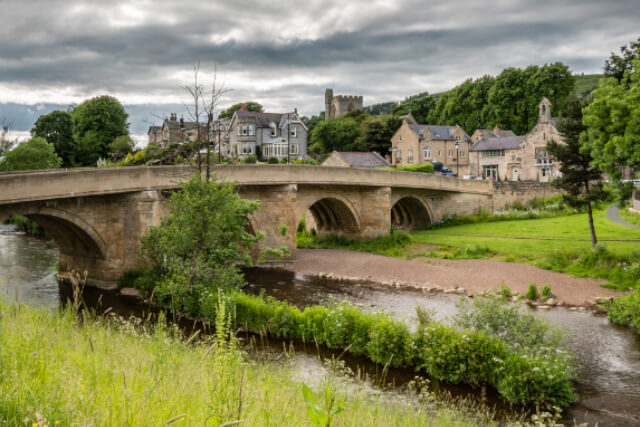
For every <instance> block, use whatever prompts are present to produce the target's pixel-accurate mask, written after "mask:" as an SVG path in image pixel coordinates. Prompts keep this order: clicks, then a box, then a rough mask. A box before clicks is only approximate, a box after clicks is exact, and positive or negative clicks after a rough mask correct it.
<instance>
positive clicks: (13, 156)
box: [0, 136, 62, 171]
mask: <svg viewBox="0 0 640 427" xmlns="http://www.w3.org/2000/svg"><path fill="white" fill-rule="evenodd" d="M61 164H62V159H60V157H58V155H57V154H56V150H55V147H54V146H53V144H50V143H48V142H47V141H46V140H45V139H44V138H41V137H39V136H34V137H33V138H31V140H29V141H27V142H23V143H22V144H18V146H17V147H16V148H14V149H13V150H11V151H8V152H6V153H5V154H4V157H3V158H2V160H0V171H15V170H29V169H51V168H59V167H60V165H61Z"/></svg>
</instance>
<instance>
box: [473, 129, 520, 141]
mask: <svg viewBox="0 0 640 427" xmlns="http://www.w3.org/2000/svg"><path fill="white" fill-rule="evenodd" d="M476 132H480V135H481V136H482V139H487V138H498V137H507V136H516V134H515V133H513V131H512V130H508V129H497V130H496V129H476Z"/></svg>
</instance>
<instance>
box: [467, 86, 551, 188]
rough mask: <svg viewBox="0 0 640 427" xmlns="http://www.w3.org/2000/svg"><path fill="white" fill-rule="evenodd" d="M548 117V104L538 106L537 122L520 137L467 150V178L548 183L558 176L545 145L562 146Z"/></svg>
mask: <svg viewBox="0 0 640 427" xmlns="http://www.w3.org/2000/svg"><path fill="white" fill-rule="evenodd" d="M557 120H558V119H557V118H556V117H551V102H549V100H548V99H547V98H546V97H545V98H543V99H542V101H540V104H538V122H537V123H536V125H535V126H534V128H533V129H531V131H530V132H529V133H527V134H526V135H524V136H518V137H514V136H506V137H501V136H497V137H493V138H488V139H484V140H480V141H478V142H476V143H475V144H474V145H473V147H471V152H470V158H471V165H472V167H471V174H474V175H477V176H480V177H482V178H485V179H487V178H488V179H494V180H497V179H500V180H503V181H504V180H508V181H539V182H548V181H551V180H552V179H553V178H555V177H557V176H558V175H559V173H560V167H559V166H560V165H559V164H558V163H557V162H555V163H554V162H553V160H552V159H551V158H550V157H549V154H548V153H547V142H549V141H551V140H552V139H553V140H555V141H558V142H564V138H563V137H562V135H561V134H560V132H558V129H557V128H556V123H557Z"/></svg>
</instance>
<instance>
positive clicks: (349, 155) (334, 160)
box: [322, 151, 391, 168]
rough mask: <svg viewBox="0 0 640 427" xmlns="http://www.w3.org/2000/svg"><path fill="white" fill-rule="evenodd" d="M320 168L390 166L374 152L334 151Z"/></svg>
mask: <svg viewBox="0 0 640 427" xmlns="http://www.w3.org/2000/svg"><path fill="white" fill-rule="evenodd" d="M322 166H338V167H343V168H382V167H386V166H391V165H390V164H389V162H387V161H386V160H385V159H384V157H382V156H381V155H380V154H378V153H376V152H359V151H357V152H356V151H334V152H333V153H331V155H330V156H329V157H327V159H326V160H325V161H324V162H322Z"/></svg>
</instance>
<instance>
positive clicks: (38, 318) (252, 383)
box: [0, 304, 493, 426]
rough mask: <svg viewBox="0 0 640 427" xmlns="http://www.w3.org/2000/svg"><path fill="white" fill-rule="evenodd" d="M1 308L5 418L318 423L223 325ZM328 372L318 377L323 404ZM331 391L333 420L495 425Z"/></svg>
mask: <svg viewBox="0 0 640 427" xmlns="http://www.w3.org/2000/svg"><path fill="white" fill-rule="evenodd" d="M0 310H1V312H2V313H1V315H2V317H1V321H2V324H1V326H2V336H1V342H0V344H1V347H0V350H1V352H0V355H1V362H2V365H1V366H2V371H1V372H2V381H1V382H0V419H2V420H3V421H4V422H5V423H6V424H7V425H29V426H44V425H49V426H54V425H64V426H66V425H93V426H120V425H126V426H156V425H165V424H167V423H169V421H170V420H172V419H173V420H176V421H175V425H214V426H216V425H221V424H224V423H228V422H233V421H236V420H244V421H243V422H242V423H241V424H239V425H246V426H254V425H299V426H305V425H313V424H312V422H311V419H310V418H309V415H308V414H307V409H308V403H306V402H305V399H304V398H303V393H302V381H301V380H300V379H295V371H294V370H293V368H292V367H290V366H289V365H288V364H287V363H279V364H275V363H273V362H266V361H255V360H251V359H249V358H247V356H246V355H245V354H243V353H242V351H241V350H240V349H239V348H238V347H237V346H236V345H235V340H226V339H225V338H224V334H222V336H221V337H218V339H217V340H216V341H213V339H202V340H199V341H198V340H194V341H193V342H192V343H189V342H188V341H185V340H184V339H183V337H182V336H181V335H180V334H179V333H177V332H176V331H175V330H174V329H171V328H166V327H155V328H154V327H146V328H144V327H142V326H141V325H140V324H139V322H135V321H124V320H122V319H118V318H115V317H114V318H113V319H111V320H104V319H100V318H88V319H86V320H75V319H74V315H73V313H72V312H71V311H70V310H67V311H64V312H62V313H59V312H55V311H51V310H44V309H34V308H29V307H27V306H19V305H6V304H0ZM220 323H222V324H224V322H218V324H220ZM214 344H215V345H214ZM332 377H333V376H332ZM334 380H335V378H334ZM327 381H329V380H327V379H326V378H325V379H320V381H319V383H318V384H316V385H314V386H312V389H313V390H314V391H315V396H314V397H312V399H315V400H314V402H315V404H316V405H317V406H319V407H321V408H322V407H324V405H325V400H324V391H325V390H326V384H327ZM331 381H333V380H331ZM336 384H337V385H336ZM331 390H334V391H333V392H330V393H329V394H331V395H332V396H333V398H334V399H335V404H336V406H335V407H338V405H342V407H343V408H344V410H343V411H342V412H341V413H339V414H337V415H336V416H335V418H334V419H333V422H332V424H333V425H337V426H342V425H344V426H360V425H372V426H373V425H385V426H386V425H390V426H405V425H412V426H414V425H415V426H448V425H485V424H490V425H492V424H493V422H492V421H491V420H490V418H489V417H488V415H487V413H482V414H481V413H478V412H472V411H471V410H470V409H468V410H465V411H464V412H462V411H458V410H454V409H452V406H451V405H448V404H444V405H438V404H434V403H429V400H430V399H419V398H418V397H416V399H408V398H407V396H405V397H403V398H402V399H391V398H387V397H384V395H380V394H378V393H371V392H367V391H366V390H365V389H364V388H363V387H360V386H358V384H357V383H345V382H337V383H336V382H332V387H331ZM334 392H335V395H333V393H334ZM425 396H426V395H425ZM429 396H431V397H433V396H432V395H429ZM307 398H308V396H307Z"/></svg>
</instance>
